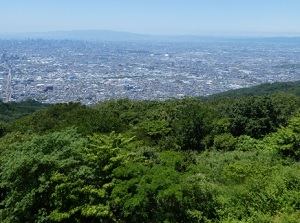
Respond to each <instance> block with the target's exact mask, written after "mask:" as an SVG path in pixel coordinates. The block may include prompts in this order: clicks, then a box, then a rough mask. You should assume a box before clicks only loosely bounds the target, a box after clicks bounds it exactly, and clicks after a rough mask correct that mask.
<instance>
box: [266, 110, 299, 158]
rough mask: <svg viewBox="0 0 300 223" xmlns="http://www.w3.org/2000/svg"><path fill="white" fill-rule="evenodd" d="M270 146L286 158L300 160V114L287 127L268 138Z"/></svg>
mask: <svg viewBox="0 0 300 223" xmlns="http://www.w3.org/2000/svg"><path fill="white" fill-rule="evenodd" d="M265 141H266V142H268V144H269V146H272V147H273V148H274V149H276V150H277V151H279V152H280V153H281V154H282V155H283V156H285V157H291V158H294V159H296V160H299V159H300V112H298V113H297V114H296V115H295V116H294V117H292V118H291V120H290V121H289V124H288V126H287V127H282V128H280V129H279V130H278V131H277V132H276V133H274V134H272V135H270V136H268V137H266V139H265Z"/></svg>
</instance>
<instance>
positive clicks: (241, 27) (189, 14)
mask: <svg viewBox="0 0 300 223" xmlns="http://www.w3.org/2000/svg"><path fill="white" fill-rule="evenodd" d="M62 30H114V31H125V32H132V33H140V34H154V35H156V34H159V35H242V36H248V35H250V36H251V35H270V36H276V35H290V36H300V0H0V33H7V32H47V31H62Z"/></svg>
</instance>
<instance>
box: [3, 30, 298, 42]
mask: <svg viewBox="0 0 300 223" xmlns="http://www.w3.org/2000/svg"><path fill="white" fill-rule="evenodd" d="M28 38H29V39H59V40H61V39H71V40H95V41H174V42H182V41H185V42H186V41H192V42H194V41H208V40H211V41H216V40H220V39H222V40H224V39H227V40H231V39H237V38H239V39H244V40H257V39H265V40H270V39H271V40H272V41H273V40H276V41H278V40H279V41H281V40H286V39H289V40H291V39H293V40H297V41H298V42H300V37H238V36H236V37H229V36H224V37H221V36H220V37H218V36H204V35H150V34H137V33H130V32H118V31H111V30H73V31H51V32H28V33H25V32H19V33H0V39H28Z"/></svg>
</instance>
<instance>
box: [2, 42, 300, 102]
mask: <svg viewBox="0 0 300 223" xmlns="http://www.w3.org/2000/svg"><path fill="white" fill-rule="evenodd" d="M9 70H10V71H11V83H8V81H9V75H8V74H9ZM296 80H300V44H299V39H297V38H295V39H294V38H262V39H255V38H252V39H246V38H244V39H242V38H240V39H222V38H214V39H208V38H206V39H200V40H199V41H190V42H184V41H174V42H167V41H150V40H149V41H115V42H113V41H101V42H99V41H76V40H43V39H27V40H0V87H1V89H0V92H1V93H2V95H1V96H2V100H5V99H7V98H8V97H7V93H9V94H10V96H9V97H10V98H11V99H10V100H14V101H20V100H24V99H26V98H33V99H36V100H39V101H42V102H45V103H59V102H69V101H80V102H82V103H84V104H94V103H96V102H98V101H103V100H105V99H108V98H131V99H135V100H152V99H155V100H164V99H168V98H181V97H185V96H205V95H209V94H213V93H217V92H221V91H226V90H229V89H236V88H243V87H249V86H253V85H257V84H261V83H265V82H276V81H279V82H282V81H296ZM8 87H9V89H10V92H8V90H7V89H8Z"/></svg>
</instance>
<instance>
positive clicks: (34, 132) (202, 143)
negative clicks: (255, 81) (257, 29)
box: [0, 83, 300, 223]
mask: <svg viewBox="0 0 300 223" xmlns="http://www.w3.org/2000/svg"><path fill="white" fill-rule="evenodd" d="M282 86H283V87H282ZM291 86H292V87H291ZM297 86H298V87H297ZM297 86H296V85H292V84H291V83H289V84H283V85H280V87H279V84H275V85H270V84H267V85H262V86H260V87H256V88H253V89H252V90H251V89H244V90H238V91H230V93H228V92H227V93H224V94H223V95H222V94H218V95H215V96H211V97H203V98H202V97H201V98H183V99H170V100H166V101H133V100H129V99H111V100H107V101H104V102H99V103H98V104H95V105H93V106H86V105H83V104H80V103H77V102H76V103H75V102H70V103H62V104H52V105H45V104H41V103H39V102H36V101H34V100H27V101H24V102H20V103H16V102H11V103H3V102H0V111H1V114H0V178H1V180H0V222H2V223H42V222H47V223H48V222H50V223H52V222H53V223H55V222H62V223H76V222H86V223H98V222H105V223H106V222H107V223H115V222H117V223H125V222H133V223H154V222H158V223H177V222H178V223H179V222H180V223H194V222H195V223H204V222H217V223H238V222H239V223H242V222H245V223H246V222H247V223H269V222H270V223H272V222H274V223H297V222H300V220H299V219H300V163H299V161H300V96H299V95H298V94H297V93H296V92H298V90H297V89H296V88H299V83H297ZM284 89H285V90H284ZM289 89H292V90H291V91H290V90H289ZM251 91H252V92H251ZM299 92H300V91H299Z"/></svg>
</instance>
